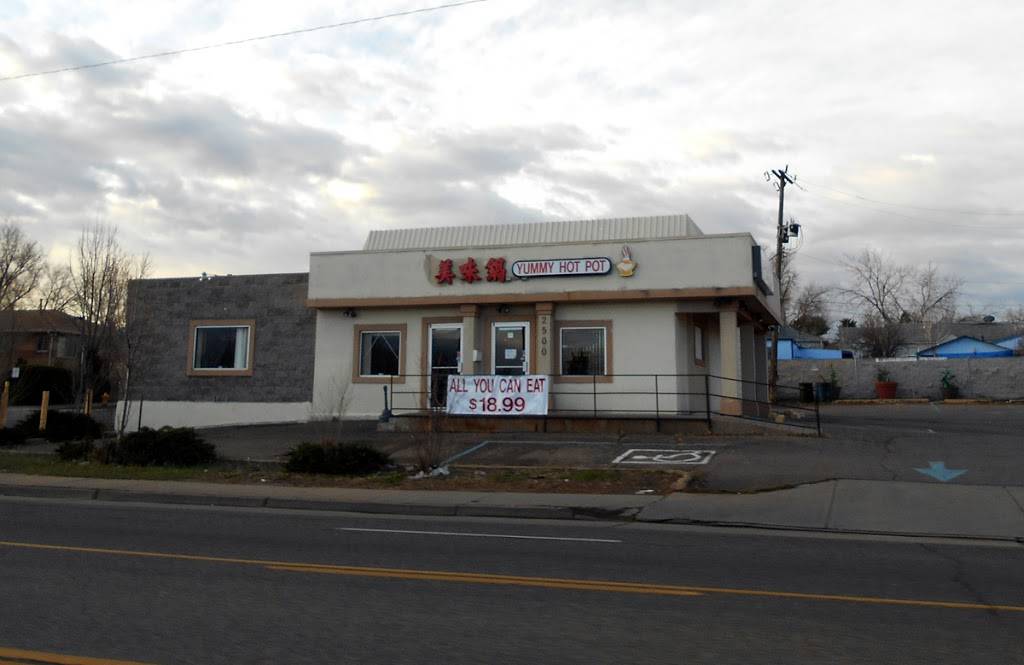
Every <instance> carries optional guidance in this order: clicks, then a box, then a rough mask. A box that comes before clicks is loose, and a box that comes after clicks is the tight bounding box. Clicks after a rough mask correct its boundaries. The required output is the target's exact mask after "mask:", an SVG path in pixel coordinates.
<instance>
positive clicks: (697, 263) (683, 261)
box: [309, 233, 777, 307]
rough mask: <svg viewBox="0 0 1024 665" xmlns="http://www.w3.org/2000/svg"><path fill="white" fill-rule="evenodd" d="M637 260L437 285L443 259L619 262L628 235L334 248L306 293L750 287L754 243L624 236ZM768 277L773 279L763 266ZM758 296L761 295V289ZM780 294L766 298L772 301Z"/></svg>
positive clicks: (320, 258)
mask: <svg viewBox="0 0 1024 665" xmlns="http://www.w3.org/2000/svg"><path fill="white" fill-rule="evenodd" d="M627 244H628V245H629V247H630V248H631V252H632V257H633V259H634V260H635V261H636V262H637V265H638V267H637V270H636V273H635V274H634V275H633V276H632V277H629V278H628V279H623V278H621V277H619V276H618V275H616V274H615V271H614V270H613V271H612V273H611V274H608V275H594V276H575V277H568V278H549V279H526V280H519V279H513V280H511V281H508V282H503V283H496V282H487V281H481V282H476V283H473V284H469V283H467V282H463V281H461V280H459V279H456V280H455V282H454V283H453V284H451V285H438V284H437V283H436V280H435V279H434V275H435V274H436V271H437V265H438V263H439V261H440V260H441V259H445V258H450V259H453V260H454V261H455V264H456V266H458V265H459V264H460V263H462V262H463V261H464V260H465V259H466V258H468V257H473V258H475V259H476V261H477V264H478V265H479V267H480V270H481V272H482V271H483V268H484V264H485V263H486V261H487V259H488V258H491V257H504V258H505V259H506V262H507V264H508V266H509V267H511V264H512V262H513V261H517V260H531V259H557V258H574V257H608V258H610V259H611V260H612V263H613V264H614V263H616V262H617V261H618V260H619V258H620V256H621V251H622V246H623V243H572V244H561V245H524V246H512V247H484V248H477V249H473V248H468V249H458V250H451V251H448V250H444V249H439V250H405V251H389V252H364V251H358V252H332V253H318V254H312V255H311V256H310V280H309V297H310V299H312V300H314V301H315V300H317V299H342V300H358V299H362V298H375V299H378V298H388V297H394V298H417V297H422V298H428V297H438V296H447V297H457V296H463V297H471V298H472V297H484V296H488V295H525V294H535V295H539V294H544V293H552V292H564V291H565V290H566V289H571V290H572V291H608V292H614V291H632V290H639V289H691V288H692V289H698V288H708V289H711V288H753V287H754V282H753V274H752V272H753V266H752V258H751V248H752V247H754V246H756V243H755V242H754V240H753V238H752V237H751V236H750V235H749V234H746V233H741V234H726V235H716V236H702V237H696V238H681V239H667V240H656V241H652V240H639V241H633V242H629V243H627ZM765 278H766V279H768V280H769V281H770V277H769V276H768V275H767V274H766V275H765ZM759 298H760V296H759ZM773 300H774V303H777V298H774V297H768V298H767V300H766V301H765V302H768V303H769V305H770V306H772V307H774V303H773V302H772V301H773Z"/></svg>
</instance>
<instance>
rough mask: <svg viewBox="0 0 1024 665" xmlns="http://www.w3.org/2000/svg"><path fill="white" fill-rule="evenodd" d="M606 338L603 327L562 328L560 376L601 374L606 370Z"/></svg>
mask: <svg viewBox="0 0 1024 665" xmlns="http://www.w3.org/2000/svg"><path fill="white" fill-rule="evenodd" d="M606 338H607V332H606V330H605V329H604V328H562V329H561V342H560V343H561V354H560V357H561V365H562V366H561V373H562V376H603V375H604V374H605V373H606V372H607V367H606V365H607V363H606V360H607V349H606V345H605V341H606Z"/></svg>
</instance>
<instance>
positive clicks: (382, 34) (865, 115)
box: [0, 0, 1024, 313]
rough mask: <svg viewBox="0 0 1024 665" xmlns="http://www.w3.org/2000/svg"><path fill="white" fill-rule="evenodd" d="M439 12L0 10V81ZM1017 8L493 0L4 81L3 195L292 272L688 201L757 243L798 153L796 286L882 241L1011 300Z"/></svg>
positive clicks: (114, 6) (996, 305) (68, 216)
mask: <svg viewBox="0 0 1024 665" xmlns="http://www.w3.org/2000/svg"><path fill="white" fill-rule="evenodd" d="M432 4H439V0H394V1H390V0H381V1H370V0H352V1H350V2H344V3H342V2H307V1H306V0H289V2H255V1H248V2H221V1H217V0H198V1H194V2H189V1H184V0H178V1H175V2H163V3H161V2H156V1H155V0H145V1H133V2H129V1H118V2H108V3H102V2H83V1H82V0H53V1H51V0H4V1H3V2H2V3H0V76H11V75H16V74H21V73H25V72H32V71H38V70H46V69H52V68H56V67H61V66H69V65H79V64H86V63H90V62H94V61H100V60H108V59H112V58H121V57H130V56H136V55H141V54H145V53H150V52H154V51H164V50H169V49H180V48H189V47H196V46H202V45H206V44H211V43H216V42H221V41H226V40H234V39H239V38H244V37H249V36H254V35H260V34H266V33H271V32H278V31H284V30H291V29H295V28H302V27H307V26H315V25H320V24H327V23H334V22H339V21H344V20H348V19H354V18H361V17H366V16H373V15H379V14H384V13H388V12H392V11H399V10H407V9H413V8H417V7H425V6H430V5H432ZM894 4H895V5H896V7H895V8H894V6H893V5H894ZM1022 25H1024V4H1022V3H1014V2H1008V1H1005V0H1004V1H1003V2H972V3H962V2H935V1H929V2H916V3H910V2H907V3H892V2H877V3H876V2H856V3H854V2H841V3H826V2H817V1H816V2H802V3H798V2H790V3H770V2H685V1H683V0H649V1H647V0H577V1H574V0H558V1H557V2H555V1H553V0H490V1H489V2H484V3H481V4H475V5H470V6H465V7H461V8H454V9H449V10H444V11H439V12H435V13H430V14H419V15H416V16H410V17H404V18H398V19H391V20H387V21H381V22H377V23H372V24H364V25H360V26H356V27H350V28H341V29H335V30H327V31H321V32H315V33H311V34H305V35H301V36H296V37H286V38H281V39H274V40H268V41H263V42H259V43H255V44H246V45H241V46H234V47H229V48H223V49H216V50H209V51H203V52H199V53H193V54H185V55H180V56H175V57H168V58H161V59H155V60H147V61H142V62H136V63H131V64H124V65H117V66H112V67H106V68H100V69H92V70H88V71H84V72H78V73H63V74H57V75H53V76H41V77H36V78H29V79H23V80H15V81H6V82H0V215H3V216H5V217H9V218H12V219H16V220H20V221H21V222H23V223H24V224H25V227H26V229H27V230H28V231H29V233H31V234H32V235H33V236H34V237H35V238H36V239H38V240H40V241H41V242H43V243H44V244H45V245H46V246H47V248H48V249H49V250H50V251H51V256H53V257H54V258H60V257H62V256H64V255H65V254H66V252H67V248H68V246H69V245H70V244H71V243H73V242H74V239H75V238H76V237H77V234H78V232H79V229H80V228H81V226H82V224H83V223H87V222H89V221H91V220H96V219H101V220H107V221H110V222H114V223H116V224H118V225H119V227H120V229H121V233H122V237H123V241H124V242H125V244H126V245H128V247H129V248H130V249H132V250H134V251H137V252H143V251H147V252H149V253H150V254H151V256H152V259H153V261H154V265H155V269H156V271H155V272H156V274H157V275H161V276H170V275H193V274H196V275H197V274H199V273H200V272H202V271H207V272H210V273H217V274H224V273H234V274H239V273H251V272H282V271H300V270H306V269H307V267H308V253H309V252H310V251H316V250H330V249H356V248H358V247H359V246H361V244H362V242H363V240H364V239H365V236H366V233H367V231H368V230H369V229H374V228H384V227H410V226H421V225H451V224H488V223H495V222H519V221H537V220H553V219H577V218H592V217H612V216H635V215H650V214H666V213H677V212H685V213H689V214H690V215H691V216H692V217H693V218H694V220H695V221H696V222H697V223H698V224H699V225H700V226H701V227H702V228H703V229H704V230H705V231H706V232H709V233H712V232H730V231H750V232H752V233H754V234H755V236H756V237H758V239H759V240H761V241H763V242H765V243H770V242H772V239H773V237H774V224H775V216H776V214H777V194H776V192H775V191H774V189H773V188H772V186H771V185H770V184H768V183H766V182H765V180H764V178H763V176H762V174H763V172H764V171H765V170H766V169H771V168H781V167H782V166H784V165H786V164H789V165H790V172H791V173H795V174H797V176H798V183H799V184H801V185H803V187H804V189H798V188H793V187H791V188H789V189H788V190H787V215H788V214H792V215H793V216H795V217H796V218H797V219H798V220H799V221H800V222H801V223H803V224H804V229H805V230H806V235H805V238H804V239H803V241H802V248H801V249H800V251H799V254H798V258H797V264H796V265H797V267H798V269H799V270H800V272H801V275H802V278H803V280H804V281H818V282H825V283H834V282H838V281H840V280H841V279H842V275H841V274H840V273H839V272H838V271H837V269H836V267H835V266H836V261H837V259H838V258H839V257H840V256H841V255H842V254H843V253H849V252H856V251H858V250H860V249H861V248H863V247H868V246H871V247H875V248H879V249H882V250H884V251H886V252H888V253H890V254H891V255H892V256H893V257H894V258H895V259H896V260H899V261H903V262H907V263H924V262H927V261H929V260H931V261H934V262H935V263H936V264H938V265H939V266H940V267H941V268H942V269H943V270H945V271H947V272H950V273H956V274H959V275H961V276H962V277H963V278H964V279H965V280H967V285H966V288H965V291H966V295H967V298H965V302H966V303H968V304H972V305H973V306H974V309H975V311H977V312H990V311H991V312H993V313H1001V312H1002V311H1003V310H1004V309H1006V307H1007V306H1014V305H1019V304H1021V303H1022V302H1024V272H1022V269H1021V265H1022V262H1021V255H1022V250H1024V231H1022V230H1021V226H1022V222H1024V214H1013V212H1014V211H1016V212H1017V213H1021V212H1022V211H1024V197H1022V196H1021V194H1022V192H1024V175H1022V170H1021V168H1020V164H1019V162H1020V157H1021V155H1024V113H1022V110H1024V83H1022V81H1021V77H1020V66H1021V62H1024V47H1022V45H1021V36H1020V35H1021V32H1020V27H1021V26H1022ZM850 194H852V195H857V196H860V197H866V198H868V199H874V200H877V201H880V202H884V203H874V202H870V201H867V200H865V198H856V196H850ZM893 203H895V204H904V205H901V206H897V205H891V204H893ZM905 206H918V208H914V207H905ZM922 208H934V209H936V210H926V209H922ZM984 213H989V214H984Z"/></svg>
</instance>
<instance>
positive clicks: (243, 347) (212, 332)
mask: <svg viewBox="0 0 1024 665" xmlns="http://www.w3.org/2000/svg"><path fill="white" fill-rule="evenodd" d="M251 337H252V326H248V325H245V326H240V325H198V326H196V327H195V348H194V349H193V353H192V369H193V370H203V371H206V370H209V371H217V370H248V369H251V368H250V367H249V357H250V354H249V344H250V340H251Z"/></svg>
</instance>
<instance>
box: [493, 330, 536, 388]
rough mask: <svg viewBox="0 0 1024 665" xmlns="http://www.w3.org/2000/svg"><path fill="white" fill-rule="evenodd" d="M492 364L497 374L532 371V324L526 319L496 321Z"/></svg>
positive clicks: (527, 372)
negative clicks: (509, 321) (504, 321)
mask: <svg viewBox="0 0 1024 665" xmlns="http://www.w3.org/2000/svg"><path fill="white" fill-rule="evenodd" d="M491 339H492V340H494V346H493V349H492V350H493V353H492V355H491V359H492V360H491V366H492V370H493V372H494V373H495V374H506V375H510V374H529V373H530V324H529V323H527V322H526V321H522V322H519V321H517V322H515V323H495V324H494V326H493V328H492V329H491Z"/></svg>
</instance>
